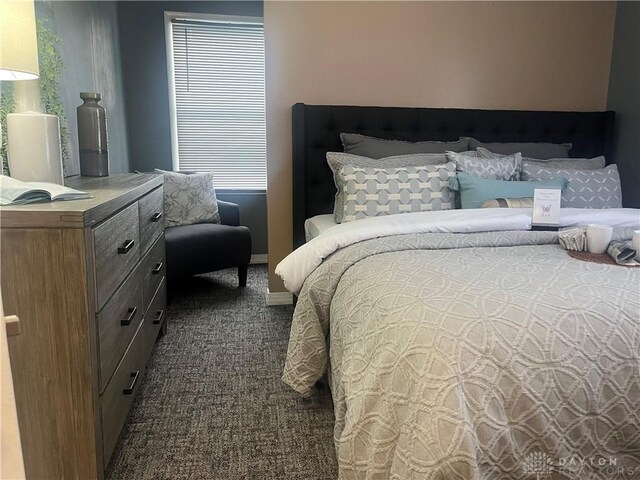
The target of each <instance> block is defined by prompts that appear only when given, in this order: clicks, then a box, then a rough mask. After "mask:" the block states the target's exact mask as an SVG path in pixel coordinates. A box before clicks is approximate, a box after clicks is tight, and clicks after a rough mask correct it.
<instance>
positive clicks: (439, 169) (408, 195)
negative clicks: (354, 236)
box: [340, 162, 456, 222]
mask: <svg viewBox="0 0 640 480" xmlns="http://www.w3.org/2000/svg"><path fill="white" fill-rule="evenodd" d="M455 174H456V167H455V165H454V164H453V163H451V162H449V163H445V164H440V165H422V166H415V167H411V166H407V167H397V168H372V167H356V166H354V165H345V166H344V167H342V169H341V170H340V177H341V179H340V184H341V185H343V186H344V187H343V188H344V212H343V213H344V215H343V219H342V221H343V222H349V221H352V220H359V219H362V218H367V217H377V216H380V215H393V214H397V213H408V212H421V211H427V210H449V209H451V208H453V206H454V198H455V197H454V195H455V194H454V193H453V192H451V191H450V190H449V189H448V185H449V180H450V179H451V178H453V177H454V176H455Z"/></svg>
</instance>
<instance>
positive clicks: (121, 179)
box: [0, 173, 162, 228]
mask: <svg viewBox="0 0 640 480" xmlns="http://www.w3.org/2000/svg"><path fill="white" fill-rule="evenodd" d="M65 185H66V186H68V187H71V188H75V189H77V190H82V191H85V192H88V193H90V194H91V195H92V197H93V198H87V199H83V200H68V201H57V202H44V203H32V204H29V205H10V206H5V207H0V226H1V227H2V228H84V227H88V226H91V225H95V224H96V223H99V222H101V221H102V220H104V219H105V218H107V217H109V216H110V215H112V214H113V213H115V212H117V211H118V210H120V209H122V208H123V207H125V206H127V205H128V204H130V203H132V202H134V201H136V200H137V199H138V198H139V197H141V196H143V195H145V194H146V193H148V192H150V191H151V190H153V189H155V188H157V187H159V186H160V185H162V175H157V174H151V173H122V174H116V175H110V176H108V177H81V176H75V177H69V178H67V179H65Z"/></svg>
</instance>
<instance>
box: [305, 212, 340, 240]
mask: <svg viewBox="0 0 640 480" xmlns="http://www.w3.org/2000/svg"><path fill="white" fill-rule="evenodd" d="M336 225H339V224H338V223H336V221H335V219H334V217H333V214H332V213H327V214H325V215H316V216H315V217H311V218H307V219H306V220H305V222H304V238H305V241H306V242H309V241H311V240H313V239H314V238H316V237H317V236H318V235H320V234H321V233H324V232H326V231H327V230H329V229H330V228H333V227H335V226H336Z"/></svg>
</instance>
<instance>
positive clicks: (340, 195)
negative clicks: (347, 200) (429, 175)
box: [327, 152, 447, 223]
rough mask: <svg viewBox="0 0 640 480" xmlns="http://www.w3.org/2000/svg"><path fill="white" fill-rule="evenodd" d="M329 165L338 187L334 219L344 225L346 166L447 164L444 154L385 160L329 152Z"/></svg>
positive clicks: (395, 157)
mask: <svg viewBox="0 0 640 480" xmlns="http://www.w3.org/2000/svg"><path fill="white" fill-rule="evenodd" d="M327 163H328V164H329V168H331V170H332V171H333V182H334V183H335V185H336V198H335V202H334V207H333V217H334V218H335V221H336V223H342V215H343V213H344V185H343V184H342V183H341V182H342V180H341V177H340V170H342V167H344V166H345V165H354V166H356V167H374V168H396V167H418V166H422V165H435V164H438V163H447V157H445V155H444V153H414V154H411V155H394V156H392V157H384V158H369V157H362V156H360V155H352V154H350V153H342V152H328V153H327Z"/></svg>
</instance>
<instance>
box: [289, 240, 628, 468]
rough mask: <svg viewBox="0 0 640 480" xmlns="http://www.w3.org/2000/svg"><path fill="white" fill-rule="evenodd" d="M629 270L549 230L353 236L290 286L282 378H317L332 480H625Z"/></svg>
mask: <svg viewBox="0 0 640 480" xmlns="http://www.w3.org/2000/svg"><path fill="white" fill-rule="evenodd" d="M629 235H630V232H629V231H625V232H622V233H620V234H619V236H621V237H629ZM638 270H639V269H632V268H625V267H620V266H611V265H602V264H594V263H587V262H583V261H580V260H577V259H574V258H571V257H569V256H568V255H567V254H566V252H565V251H563V250H562V249H561V247H560V246H559V245H558V243H557V234H556V233H551V232H528V231H503V232H485V233H469V234H450V233H421V234H406V235H397V236H386V237H383V238H373V239H370V240H365V241H360V242H358V243H355V244H353V245H350V246H347V247H345V248H342V249H340V250H338V251H336V252H335V253H333V254H331V255H330V256H329V257H328V258H326V259H325V260H324V261H323V262H322V264H321V265H320V266H318V267H317V268H316V269H315V270H314V271H313V272H312V273H311V274H310V275H309V276H308V278H306V281H305V282H304V285H303V286H302V289H301V291H300V295H299V299H298V304H297V306H296V310H295V313H294V318H293V323H292V327H291V337H290V343H289V350H288V355H287V360H286V365H285V369H284V375H283V379H284V381H285V382H286V383H287V384H288V385H290V386H291V387H292V388H293V389H295V390H296V391H298V392H299V393H301V394H305V395H306V394H310V393H311V391H312V389H313V386H314V384H315V382H316V381H318V380H319V379H320V378H321V377H322V375H323V374H324V372H325V371H326V370H328V373H329V375H328V378H329V384H330V387H331V391H332V394H333V399H334V408H335V417H336V424H335V431H334V440H335V446H336V452H337V457H338V462H339V472H340V478H341V479H356V478H357V479H501V478H505V479H527V478H580V479H588V478H621V479H627V478H628V479H632V478H640V271H638Z"/></svg>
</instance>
